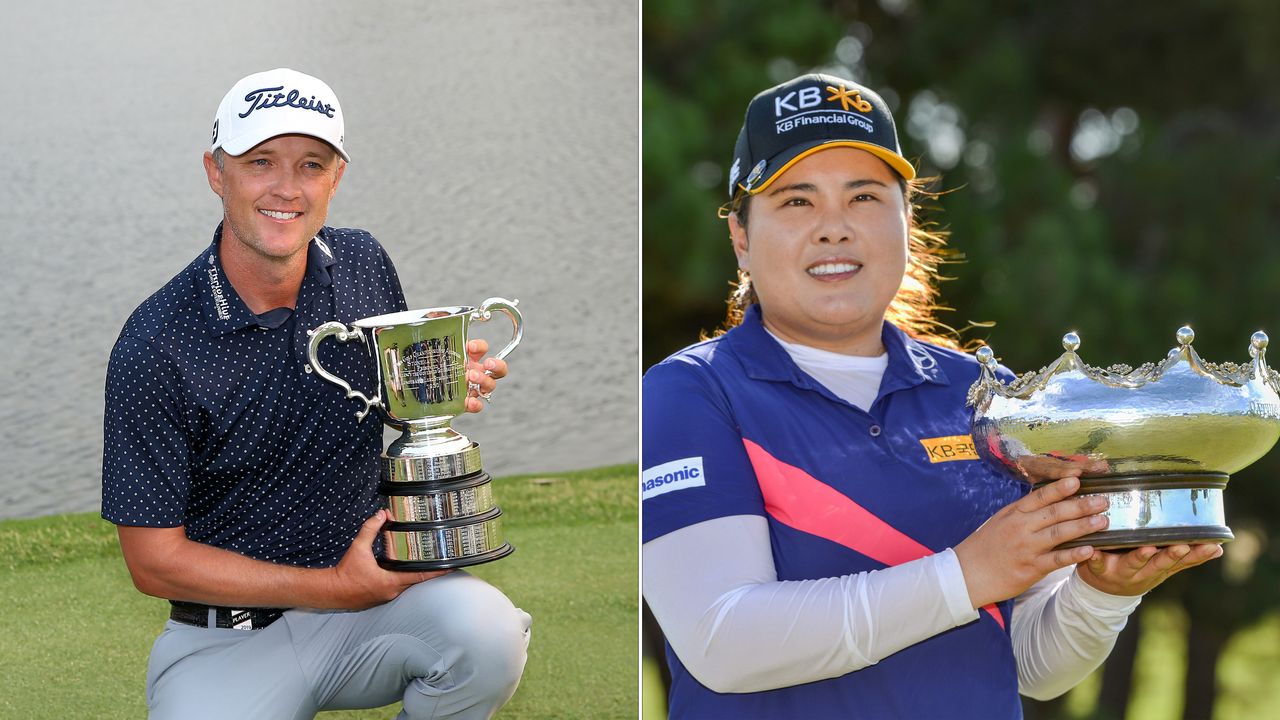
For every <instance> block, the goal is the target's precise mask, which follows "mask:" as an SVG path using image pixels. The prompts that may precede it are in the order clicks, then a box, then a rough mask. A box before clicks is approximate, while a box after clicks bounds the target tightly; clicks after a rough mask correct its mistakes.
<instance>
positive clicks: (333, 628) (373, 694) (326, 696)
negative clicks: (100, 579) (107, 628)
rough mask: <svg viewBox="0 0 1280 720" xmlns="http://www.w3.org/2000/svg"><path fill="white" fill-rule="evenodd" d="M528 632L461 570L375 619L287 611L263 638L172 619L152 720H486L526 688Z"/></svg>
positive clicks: (159, 661) (157, 662)
mask: <svg viewBox="0 0 1280 720" xmlns="http://www.w3.org/2000/svg"><path fill="white" fill-rule="evenodd" d="M529 623H530V617H529V614H528V613H526V612H524V611H523V610H520V609H519V608H517V607H514V606H513V605H512V604H511V601H510V600H508V599H507V597H506V596H505V595H503V594H502V593H501V592H500V591H499V590H498V589H497V588H494V587H493V586H492V585H489V584H488V583H486V582H484V581H483V580H480V579H478V578H476V577H474V576H472V575H468V574H467V573H465V572H461V571H455V572H452V573H449V574H448V575H445V576H443V577H438V578H435V579H434V580H428V581H427V582H424V583H420V584H418V585H414V586H413V587H411V588H409V589H408V590H406V591H404V593H402V594H401V595H400V597H398V598H396V599H395V600H393V601H391V602H389V603H387V604H385V605H379V606H378V607H375V608H370V609H368V610H361V611H358V612H356V611H351V612H345V611H321V610H290V611H288V612H286V613H285V614H284V617H282V618H281V619H279V620H277V621H275V622H274V623H272V624H271V625H269V626H268V627H266V628H264V629H262V630H219V629H209V628H199V627H193V626H191V625H183V624H181V623H176V622H173V621H172V620H170V621H169V622H168V623H167V624H166V625H165V629H164V632H162V633H160V637H158V638H156V642H155V645H154V646H153V647H152V649H151V660H150V662H149V663H148V666H147V706H148V707H149V708H150V716H149V717H150V718H151V720H177V719H179V718H181V719H182V720H233V719H234V720H254V719H258V718H261V720H283V719H288V718H296V719H301V718H313V717H315V714H316V713H317V712H319V711H321V710H338V709H344V708H369V707H379V706H382V705H387V704H390V703H393V702H395V701H397V700H403V701H404V710H403V712H401V713H400V715H398V716H397V717H398V719H399V720H427V719H428V718H432V719H443V718H449V719H450V720H452V719H454V718H456V719H457V720H480V719H482V718H489V717H491V716H492V715H493V714H494V713H495V712H497V710H498V708H500V707H502V705H503V704H504V703H506V702H507V700H509V699H510V698H511V695H512V694H513V693H514V692H515V690H516V685H518V684H519V683H520V675H521V673H522V672H523V671H524V663H525V652H526V649H527V648H528V644H529Z"/></svg>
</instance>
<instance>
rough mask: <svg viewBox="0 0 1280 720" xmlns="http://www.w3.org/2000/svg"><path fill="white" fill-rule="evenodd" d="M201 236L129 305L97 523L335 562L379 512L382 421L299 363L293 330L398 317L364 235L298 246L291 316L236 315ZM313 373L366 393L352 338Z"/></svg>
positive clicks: (333, 345)
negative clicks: (185, 261) (193, 252)
mask: <svg viewBox="0 0 1280 720" xmlns="http://www.w3.org/2000/svg"><path fill="white" fill-rule="evenodd" d="M221 234H222V228H221V226H219V228H218V230H217V231H216V232H215V233H214V238H213V244H212V245H211V246H210V247H209V248H208V249H207V250H205V251H204V252H203V253H201V254H200V256H199V257H197V258H196V259H195V260H194V261H192V263H191V264H190V265H188V266H187V268H186V269H185V270H183V271H182V272H181V273H179V274H178V276H177V277H175V278H173V279H172V280H170V281H169V283H168V284H167V285H165V286H164V287H163V288H161V289H160V291H159V292H157V293H156V294H154V295H152V296H151V297H150V298H148V299H147V300H146V301H145V302H143V303H142V305H140V306H139V307H138V309H137V310H135V311H134V313H133V315H132V316H130V318H129V320H128V322H126V323H125V326H124V329H123V330H122V331H121V333H120V338H119V339H118V340H117V341H116V345H115V348H114V349H113V350H112V351H111V361H110V364H109V365H108V368H107V390H106V418H105V429H104V430H105V432H104V435H105V438H104V440H105V443H104V451H103V458H102V517H104V518H106V519H107V520H109V521H111V522H113V523H116V524H118V525H132V526H148V527H177V526H179V525H182V526H185V527H186V533H187V537H189V538H190V539H192V540H195V541H198V542H202V543H207V544H209V545H214V546H217V547H222V548H226V549H228V550H234V551H235V552H238V553H240V554H242V555H247V556H249V557H253V558H257V559H260V560H268V561H272V562H278V563H287V564H290V565H298V566H304V567H331V566H333V565H336V564H337V563H338V560H339V559H341V557H342V554H343V553H344V552H345V551H346V549H347V547H348V546H349V545H350V543H351V539H352V538H353V537H354V536H355V533H356V530H357V529H358V528H359V526H360V524H361V523H362V522H364V520H365V519H366V518H368V517H369V516H370V515H372V514H373V513H374V512H375V511H376V510H377V508H378V496H377V493H376V487H377V480H378V473H379V465H378V454H379V452H380V449H381V446H382V425H381V423H380V422H379V421H378V419H377V415H376V414H371V415H369V416H368V417H366V418H365V419H364V421H362V422H357V421H356V418H355V413H356V410H358V409H360V408H361V407H363V404H362V403H360V402H359V401H357V400H347V399H345V397H344V395H345V393H343V392H342V390H341V389H339V388H338V387H337V386H335V385H332V384H330V383H329V382H327V381H325V380H323V379H321V378H320V377H319V376H318V375H316V374H314V373H308V372H306V371H305V367H306V363H307V340H308V338H307V331H308V330H310V329H312V328H314V327H316V326H318V325H320V324H321V323H324V322H327V321H329V320H341V321H343V322H348V323H349V322H351V321H353V320H358V319H360V318H365V317H371V316H373V315H381V314H383V313H388V312H396V311H400V310H405V309H406V307H405V302H404V293H403V291H402V290H401V289H400V280H399V278H398V277H397V276H396V271H395V268H394V267H393V266H392V264H391V260H390V259H389V258H388V257H387V255H386V252H385V251H384V250H383V249H382V246H381V245H379V244H378V241H377V240H375V239H374V238H373V236H371V235H370V234H369V233H367V232H364V231H363V230H351V229H334V228H324V229H322V230H321V231H320V233H319V234H318V235H317V236H316V238H315V239H313V240H312V241H311V246H310V248H309V250H308V258H307V259H308V267H307V272H306V275H305V277H304V278H303V281H302V286H301V288H300V289H299V292H298V299H297V303H296V307H295V309H294V310H292V311H290V310H288V309H277V310H272V311H269V312H267V313H263V314H262V315H255V314H253V313H252V312H250V310H249V308H248V307H247V306H246V305H245V304H244V302H243V301H242V300H241V299H240V297H239V296H238V295H237V294H236V291H235V289H234V288H232V287H231V283H230V282H228V281H227V279H226V275H225V273H224V272H223V269H222V263H221V261H220V258H219V254H218V243H219V240H220V239H221ZM320 362H321V363H322V364H323V365H324V367H325V369H327V370H329V371H331V372H333V373H335V374H337V375H339V376H340V377H344V378H346V379H347V381H348V382H349V383H351V386H352V387H354V388H356V389H358V390H361V391H362V392H364V393H365V394H366V395H372V392H371V391H372V384H373V378H372V369H371V368H370V367H368V362H369V361H368V360H367V356H366V351H365V349H364V346H363V345H362V344H361V343H359V342H350V343H339V342H336V341H334V340H332V339H330V340H326V341H325V342H324V343H323V344H322V345H321V347H320Z"/></svg>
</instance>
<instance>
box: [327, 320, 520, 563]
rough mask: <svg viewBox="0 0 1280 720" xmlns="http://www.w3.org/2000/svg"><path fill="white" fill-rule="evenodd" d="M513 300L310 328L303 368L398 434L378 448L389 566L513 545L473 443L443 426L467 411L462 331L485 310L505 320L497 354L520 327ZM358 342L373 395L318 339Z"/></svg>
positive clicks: (454, 559) (475, 556) (458, 558)
mask: <svg viewBox="0 0 1280 720" xmlns="http://www.w3.org/2000/svg"><path fill="white" fill-rule="evenodd" d="M517 302H518V301H516V300H511V301H508V300H504V299H502V298H489V299H488V300H485V301H484V302H483V303H481V304H480V306H479V307H463V306H458V307H438V308H427V309H424V310H409V311H406V312H398V313H391V314H389V315H379V316H377V317H371V318H365V319H363V320H357V321H355V322H354V323H352V324H351V325H350V326H348V325H346V324H344V323H340V322H327V323H325V324H323V325H321V326H320V327H317V328H315V329H314V330H312V331H311V332H310V333H309V334H310V335H311V342H310V345H309V347H308V349H307V357H308V358H309V360H310V363H309V365H308V368H309V369H314V371H315V373H316V374H317V375H319V376H320V377H322V378H324V379H325V380H328V381H329V382H331V383H333V384H335V385H337V386H338V387H340V388H342V389H343V390H345V391H346V393H347V397H348V398H357V399H359V400H361V401H362V402H364V405H365V406H364V408H363V409H362V410H359V411H357V412H356V417H357V418H358V419H363V418H364V417H365V415H368V414H369V411H370V410H372V409H375V408H376V409H377V411H378V415H379V416H380V417H381V419H382V421H383V422H384V423H386V424H388V425H391V426H392V427H394V428H396V429H397V430H401V431H402V434H401V435H400V437H399V438H397V439H396V440H395V441H394V442H392V443H391V445H390V446H389V447H388V448H387V449H386V450H384V451H383V453H382V481H381V483H380V485H379V486H378V492H379V493H380V494H381V495H382V496H383V497H384V499H385V505H386V507H387V509H388V510H389V511H390V513H391V519H390V521H388V523H387V525H386V526H385V528H384V529H383V557H381V558H379V560H378V562H379V564H381V565H382V566H383V567H386V568H389V569H393V570H443V569H446V568H455V567H463V566H466V565H477V564H479V563H484V562H490V561H492V560H497V559H498V558H501V557H505V556H507V555H509V554H511V552H512V551H513V548H512V547H511V544H510V543H508V542H506V541H505V539H504V538H503V534H502V523H501V517H500V516H501V515H502V510H501V509H500V508H499V507H498V505H497V504H496V503H495V502H494V498H493V489H492V486H491V484H490V477H489V475H488V473H486V472H484V470H483V469H482V468H481V465H480V446H479V445H478V444H476V443H474V442H472V441H471V440H469V439H467V437H466V436H464V435H462V434H460V433H458V432H457V431H456V430H454V429H453V428H451V427H449V423H450V422H451V421H452V420H453V418H454V417H456V416H458V415H461V414H462V413H464V412H466V404H465V403H466V398H467V389H468V386H467V370H466V366H467V356H466V347H467V331H468V328H469V326H470V324H471V323H472V322H475V321H481V322H483V321H487V320H489V318H490V317H491V315H492V313H493V312H502V313H504V314H506V315H507V316H508V317H509V318H511V323H512V334H511V340H510V342H508V343H507V344H506V346H505V347H503V348H502V349H501V350H499V351H498V353H497V354H496V355H495V356H494V357H496V358H498V359H502V358H505V357H506V356H507V355H508V354H509V353H510V352H511V351H512V350H514V349H515V347H516V345H518V344H520V338H521V336H522V335H523V328H524V324H523V320H522V319H521V317H520V311H518V310H516V304H517ZM330 336H333V337H334V338H335V339H336V340H338V342H351V341H352V340H359V341H360V342H361V343H363V344H364V346H365V349H366V350H367V351H368V355H367V357H368V359H369V364H368V367H369V368H370V371H371V372H372V373H373V378H374V384H373V386H374V392H375V394H376V396H375V397H374V398H373V399H370V398H368V397H365V395H364V394H363V393H361V392H359V391H358V390H353V389H352V388H351V385H350V384H348V383H347V381H345V380H343V379H342V378H340V377H338V376H336V375H334V374H332V373H330V372H328V371H326V370H325V369H324V368H322V367H321V366H320V361H319V359H318V358H317V357H316V352H317V350H318V349H319V347H320V343H321V342H323V341H324V339H325V338H327V337H330Z"/></svg>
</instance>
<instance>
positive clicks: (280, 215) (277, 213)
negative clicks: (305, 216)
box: [258, 210, 302, 220]
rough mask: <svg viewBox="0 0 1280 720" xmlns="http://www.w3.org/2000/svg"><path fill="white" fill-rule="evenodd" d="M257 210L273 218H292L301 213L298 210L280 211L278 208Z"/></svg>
mask: <svg viewBox="0 0 1280 720" xmlns="http://www.w3.org/2000/svg"><path fill="white" fill-rule="evenodd" d="M258 212H260V213H262V214H263V215H266V216H267V217H269V218H271V219H273V220H292V219H294V218H296V217H298V216H300V215H302V213H300V212H282V211H279V210H259V211H258Z"/></svg>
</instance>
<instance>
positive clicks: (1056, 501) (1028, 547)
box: [955, 476, 1107, 608]
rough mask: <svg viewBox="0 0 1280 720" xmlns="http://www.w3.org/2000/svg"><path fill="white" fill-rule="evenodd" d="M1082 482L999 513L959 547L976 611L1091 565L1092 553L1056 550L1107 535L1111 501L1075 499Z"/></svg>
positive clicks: (1037, 493)
mask: <svg viewBox="0 0 1280 720" xmlns="http://www.w3.org/2000/svg"><path fill="white" fill-rule="evenodd" d="M1079 487H1080V480H1079V478H1076V477H1074V476H1073V477H1067V478H1064V479H1062V480H1058V481H1057V482H1054V483H1051V484H1049V485H1041V486H1040V487H1038V488H1036V489H1035V490H1033V491H1032V492H1031V494H1030V495H1027V496H1026V497H1024V498H1022V499H1020V500H1016V501H1014V502H1011V503H1009V504H1008V505H1006V506H1004V507H1003V508H1000V509H999V510H997V511H996V514H995V515H992V516H991V518H990V519H989V520H987V521H986V522H985V523H983V525H982V527H980V528H978V529H977V530H974V531H973V534H972V535H970V536H969V537H967V538H965V539H964V540H963V541H962V542H961V543H960V544H959V545H957V546H956V547H955V553H956V557H957V558H959V560H960V568H961V570H962V571H963V572H964V581H965V584H966V585H967V586H968V588H969V600H970V602H972V603H973V606H974V607H975V608H980V607H982V606H984V605H987V604H989V603H993V602H999V601H1001V600H1007V599H1009V598H1011V597H1015V596H1017V595H1019V594H1021V593H1022V592H1023V591H1024V590H1026V589H1027V588H1029V587H1031V586H1032V585H1034V584H1035V583H1036V582H1038V581H1039V580H1040V579H1041V578H1043V577H1044V576H1045V575H1048V574H1049V573H1050V572H1053V571H1054V570H1056V569H1058V568H1060V567H1066V566H1068V565H1074V564H1076V563H1079V562H1083V561H1085V560H1088V559H1089V558H1090V557H1092V556H1093V552H1094V551H1093V548H1091V547H1089V546H1087V545H1085V546H1083V547H1077V548H1069V549H1066V550H1055V549H1054V548H1055V547H1057V546H1058V545H1060V544H1062V543H1064V542H1068V541H1071V540H1075V539H1076V538H1079V537H1083V536H1085V535H1088V534H1089V533H1094V532H1099V531H1101V530H1106V529H1107V518H1106V516H1105V515H1100V514H1098V513H1101V512H1103V511H1105V510H1106V509H1107V499H1106V498H1105V497H1102V496H1098V495H1094V496H1089V497H1070V496H1071V493H1074V492H1075V491H1076V490H1077V489H1078V488H1079Z"/></svg>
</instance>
